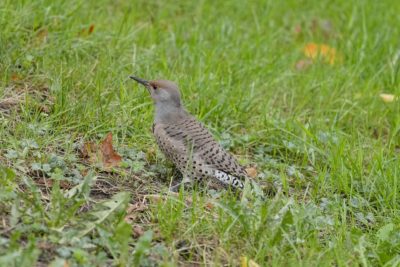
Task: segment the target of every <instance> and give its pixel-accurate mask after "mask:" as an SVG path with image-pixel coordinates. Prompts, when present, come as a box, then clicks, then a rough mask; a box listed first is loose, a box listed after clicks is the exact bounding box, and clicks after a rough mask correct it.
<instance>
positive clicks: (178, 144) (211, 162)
mask: <svg viewBox="0 0 400 267" xmlns="http://www.w3.org/2000/svg"><path fill="white" fill-rule="evenodd" d="M131 78H132V79H134V80H136V81H138V82H139V83H141V84H143V85H144V86H145V87H146V88H147V89H148V91H149V93H150V94H151V96H152V98H153V101H154V104H155V119H154V124H153V134H154V136H155V139H156V141H157V144H158V146H159V147H160V149H161V151H162V152H163V153H164V154H165V155H166V157H167V158H168V159H170V160H171V161H172V162H173V163H174V164H175V165H176V166H177V168H178V169H179V170H180V171H181V172H182V174H183V175H184V177H190V178H193V179H199V180H202V179H214V180H217V181H219V182H220V183H222V184H224V185H229V186H232V187H234V188H243V182H242V179H243V178H245V177H246V171H245V170H244V168H243V167H242V166H240V165H239V164H238V163H237V161H236V160H235V158H234V157H233V156H232V155H231V154H229V153H228V152H227V151H226V150H225V149H224V148H223V147H222V146H221V145H219V144H218V143H217V142H216V141H215V140H214V138H213V136H212V135H211V134H210V132H209V131H208V130H207V129H206V128H205V127H204V126H203V125H202V124H201V123H200V122H198V121H197V120H196V119H195V118H194V117H193V116H191V115H190V114H189V113H188V112H186V111H185V109H184V108H183V107H182V105H181V101H180V94H179V90H178V87H177V86H176V85H175V84H174V83H172V82H170V81H164V80H157V81H145V80H142V79H138V78H136V77H131Z"/></svg>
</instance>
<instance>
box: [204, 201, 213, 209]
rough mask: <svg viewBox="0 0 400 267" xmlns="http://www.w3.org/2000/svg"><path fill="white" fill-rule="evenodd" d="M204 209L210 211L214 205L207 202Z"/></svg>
mask: <svg viewBox="0 0 400 267" xmlns="http://www.w3.org/2000/svg"><path fill="white" fill-rule="evenodd" d="M205 207H206V209H207V210H212V209H213V208H214V204H213V203H211V202H207V203H206V205H205Z"/></svg>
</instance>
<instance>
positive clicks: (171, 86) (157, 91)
mask: <svg viewBox="0 0 400 267" xmlns="http://www.w3.org/2000/svg"><path fill="white" fill-rule="evenodd" d="M129 78H131V79H133V80H135V81H136V82H138V83H140V84H142V85H144V86H145V87H146V88H147V91H148V92H149V93H150V95H151V98H152V99H153V101H154V103H155V104H156V105H162V106H170V107H175V108H180V107H181V94H180V93H179V89H178V86H177V85H176V84H175V83H174V82H171V81H167V80H154V81H147V80H143V79H141V78H137V77H134V76H129Z"/></svg>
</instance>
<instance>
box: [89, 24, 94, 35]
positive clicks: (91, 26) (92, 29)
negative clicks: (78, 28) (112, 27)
mask: <svg viewBox="0 0 400 267" xmlns="http://www.w3.org/2000/svg"><path fill="white" fill-rule="evenodd" d="M93 31H94V24H91V25H90V27H89V30H88V33H89V34H91V33H92V32H93Z"/></svg>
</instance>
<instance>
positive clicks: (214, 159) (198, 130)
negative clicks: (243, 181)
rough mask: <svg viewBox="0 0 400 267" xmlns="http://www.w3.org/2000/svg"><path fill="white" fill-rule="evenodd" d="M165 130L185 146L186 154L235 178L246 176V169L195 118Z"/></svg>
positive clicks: (171, 125) (187, 119)
mask: <svg viewBox="0 0 400 267" xmlns="http://www.w3.org/2000/svg"><path fill="white" fill-rule="evenodd" d="M164 129H165V133H166V135H168V136H169V138H170V139H174V140H176V142H177V143H179V144H184V146H185V147H186V153H187V152H188V151H189V152H191V153H193V155H195V156H197V157H198V158H200V159H202V161H203V162H204V163H206V164H207V165H209V166H210V167H213V168H215V169H216V170H219V171H222V172H225V173H227V174H230V175H233V176H237V177H245V176H246V171H245V169H244V168H243V167H242V166H240V165H239V164H238V162H237V161H236V159H235V158H234V157H233V156H232V155H231V154H230V153H228V152H227V151H226V150H225V149H224V148H223V147H222V146H221V145H220V144H218V143H217V142H216V141H215V139H214V137H213V136H212V135H211V133H210V132H209V131H208V130H207V129H206V128H205V127H204V126H203V125H202V124H201V123H200V122H198V121H197V120H196V119H195V118H194V117H191V116H190V117H187V118H185V119H182V120H180V121H178V122H176V123H174V124H170V125H167V126H166V127H165V128H164Z"/></svg>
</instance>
